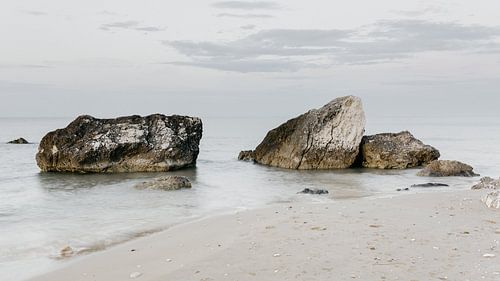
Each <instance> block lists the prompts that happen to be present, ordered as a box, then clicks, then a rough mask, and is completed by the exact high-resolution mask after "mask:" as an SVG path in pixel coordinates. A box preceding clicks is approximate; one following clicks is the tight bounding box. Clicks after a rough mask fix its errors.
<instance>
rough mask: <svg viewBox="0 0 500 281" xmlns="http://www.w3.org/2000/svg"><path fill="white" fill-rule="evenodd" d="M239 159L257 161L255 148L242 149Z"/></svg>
mask: <svg viewBox="0 0 500 281" xmlns="http://www.w3.org/2000/svg"><path fill="white" fill-rule="evenodd" d="M238 160H240V161H250V162H252V161H255V157H254V153H253V150H244V151H241V152H240V154H239V155H238Z"/></svg>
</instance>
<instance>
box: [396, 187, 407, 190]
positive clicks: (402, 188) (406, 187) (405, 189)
mask: <svg viewBox="0 0 500 281" xmlns="http://www.w3.org/2000/svg"><path fill="white" fill-rule="evenodd" d="M408 190H410V189H409V188H408V187H406V188H398V189H396V191H408Z"/></svg>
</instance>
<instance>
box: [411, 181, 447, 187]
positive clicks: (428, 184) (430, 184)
mask: <svg viewBox="0 0 500 281" xmlns="http://www.w3.org/2000/svg"><path fill="white" fill-rule="evenodd" d="M445 186H449V185H447V184H445V183H438V182H429V183H421V184H412V185H411V187H445Z"/></svg>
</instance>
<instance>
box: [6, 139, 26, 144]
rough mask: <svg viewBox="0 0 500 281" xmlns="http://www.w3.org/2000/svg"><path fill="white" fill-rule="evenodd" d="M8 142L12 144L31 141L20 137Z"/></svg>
mask: <svg viewBox="0 0 500 281" xmlns="http://www.w3.org/2000/svg"><path fill="white" fill-rule="evenodd" d="M8 143H10V144H28V143H29V142H28V141H27V140H26V139H24V138H18V139H16V140H11V141H9V142H8Z"/></svg>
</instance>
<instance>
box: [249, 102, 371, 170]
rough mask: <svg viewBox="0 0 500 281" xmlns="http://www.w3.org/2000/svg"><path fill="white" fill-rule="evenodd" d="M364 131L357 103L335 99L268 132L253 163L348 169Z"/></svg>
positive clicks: (360, 106)
mask: <svg viewBox="0 0 500 281" xmlns="http://www.w3.org/2000/svg"><path fill="white" fill-rule="evenodd" d="M364 127H365V114H364V111H363V106H362V104H361V100H360V99H359V98H357V97H354V96H347V97H341V98H337V99H335V100H333V101H331V102H330V103H328V104H327V105H325V106H323V107H322V108H320V109H313V110H310V111H309V112H307V113H305V114H302V115H300V116H299V117H296V118H294V119H291V120H289V121H287V122H286V123H284V124H282V125H281V126H279V127H278V128H276V129H273V130H271V131H269V133H268V134H267V135H266V137H265V138H264V140H263V141H262V142H261V143H260V144H259V145H258V146H257V148H256V149H255V150H254V151H253V157H254V159H255V162H257V163H260V164H264V165H269V166H275V167H281V168H287V169H301V170H306V169H335V168H348V167H350V166H351V165H352V164H353V163H354V161H355V159H356V156H357V155H358V152H359V143H360V142H361V138H362V137H363V133H364ZM245 155H247V156H248V155H249V154H248V153H246V154H245ZM245 155H243V156H245Z"/></svg>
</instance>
